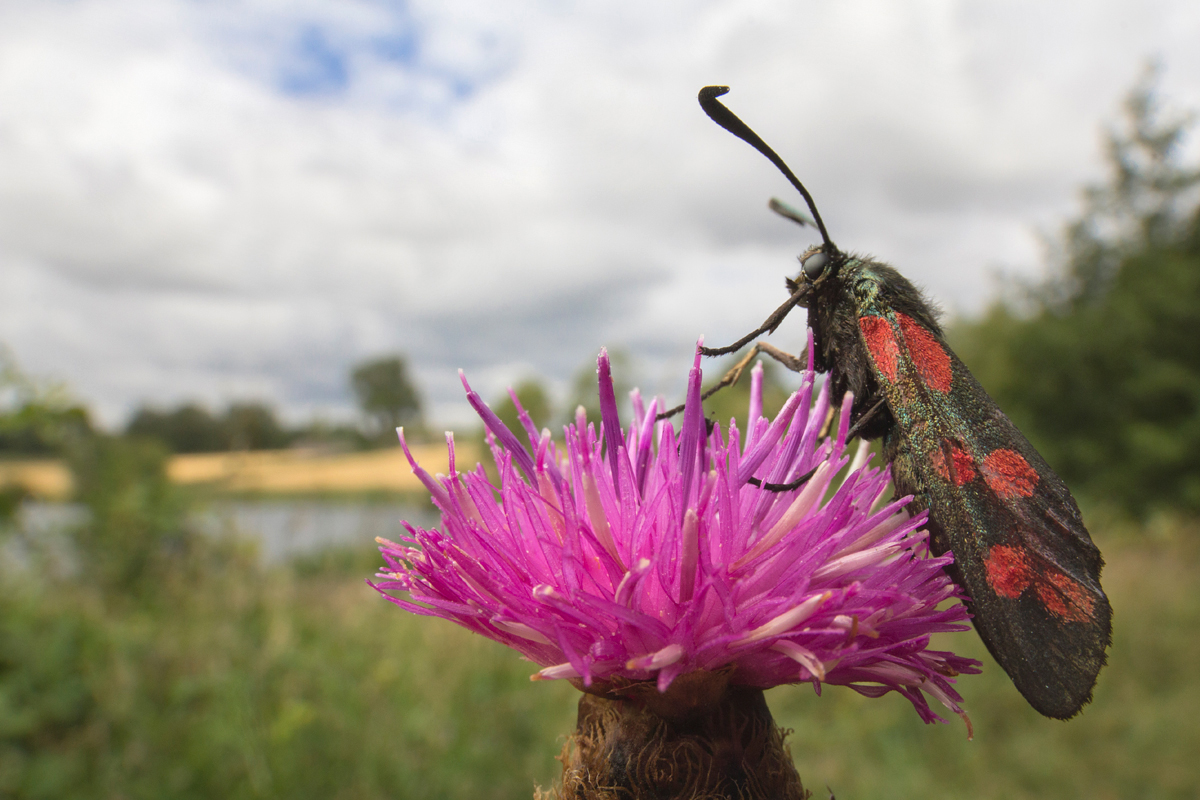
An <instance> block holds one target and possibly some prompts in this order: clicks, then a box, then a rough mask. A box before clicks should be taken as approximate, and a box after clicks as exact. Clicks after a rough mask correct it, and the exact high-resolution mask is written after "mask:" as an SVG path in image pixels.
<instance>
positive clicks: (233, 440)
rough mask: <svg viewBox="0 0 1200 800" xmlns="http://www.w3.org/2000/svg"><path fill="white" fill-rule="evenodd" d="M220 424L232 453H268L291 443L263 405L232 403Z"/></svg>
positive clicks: (273, 414)
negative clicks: (255, 451) (247, 451)
mask: <svg viewBox="0 0 1200 800" xmlns="http://www.w3.org/2000/svg"><path fill="white" fill-rule="evenodd" d="M223 421H224V428H225V435H226V436H227V437H228V438H229V449H231V450H271V449H274V448H279V447H286V446H287V445H288V442H289V441H290V440H291V436H289V435H288V432H287V431H285V430H284V429H283V426H281V425H280V424H279V420H278V419H276V417H275V412H274V410H272V408H271V407H270V406H268V405H266V404H264V403H233V404H231V405H230V406H229V408H228V409H226V411H225V419H224V420H223Z"/></svg>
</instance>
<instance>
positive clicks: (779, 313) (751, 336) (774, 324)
mask: <svg viewBox="0 0 1200 800" xmlns="http://www.w3.org/2000/svg"><path fill="white" fill-rule="evenodd" d="M808 292H809V287H808V285H807V284H805V285H804V286H801V287H800V288H798V289H797V290H796V291H794V292H792V296H791V297H789V298H788V299H787V301H786V302H784V304H783V305H781V306H780V307H779V308H777V309H775V310H774V311H772V312H771V316H769V317H767V319H766V321H765V322H763V324H762V325H759V326H758V329H757V330H754V331H751V332H750V333H747V334H746V335H745V336H743V337H742V338H740V339H738V340H737V341H736V342H734V343H733V344H731V345H729V346H728V347H701V348H700V352H701V354H703V355H706V356H723V355H725V354H726V353H736V352H737V351H738V350H741V349H742V348H743V347H745V346H746V345H748V344H750V343H751V342H753V341H754V340H755V339H757V338H758V337H759V336H762V335H763V334H764V333H774V332H775V329H776V328H778V327H779V323H781V322H783V318H784V317H786V316H787V315H788V313H789V312H790V311H791V310H792V309H793V308H795V307H796V303H798V302H800V301H801V300H803V299H804V296H805V295H806V294H808Z"/></svg>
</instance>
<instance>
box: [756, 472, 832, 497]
mask: <svg viewBox="0 0 1200 800" xmlns="http://www.w3.org/2000/svg"><path fill="white" fill-rule="evenodd" d="M817 469H818V468H817V467H814V468H813V469H810V470H809V471H808V472H806V473H804V474H803V475H801V476H800V477H799V478H796V480H794V481H792V482H791V483H763V482H762V481H760V480H759V479H758V478H751V479H749V480H748V481H746V483H749V484H752V485H754V486H761V487H762V488H764V489H766V490H767V491H768V492H790V491H791V490H793V489H799V488H800V487H801V486H803V485H804V484H806V483H808V479H809V478H811V477H812V476H813V475H816V474H817Z"/></svg>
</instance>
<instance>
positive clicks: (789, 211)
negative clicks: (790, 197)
mask: <svg viewBox="0 0 1200 800" xmlns="http://www.w3.org/2000/svg"><path fill="white" fill-rule="evenodd" d="M767 208H769V209H771V210H772V211H774V212H775V213H776V214H778V215H779V216H781V217H784V218H786V219H790V220H791V221H792V222H794V223H796V224H797V225H799V226H800V227H801V228H803V227H804V226H805V225H808V226H810V227H813V228H815V227H817V223H815V222H813V220H812V217H810V216H809V215H808V214H805V213H804V212H803V211H801V210H800V209H798V208H792V207H791V206H789V205H788V204H787V203H785V202H783V201H782V200H780V199H779V198H778V197H772V198H771V202H769V203H767Z"/></svg>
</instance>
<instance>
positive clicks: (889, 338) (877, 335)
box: [858, 317, 900, 382]
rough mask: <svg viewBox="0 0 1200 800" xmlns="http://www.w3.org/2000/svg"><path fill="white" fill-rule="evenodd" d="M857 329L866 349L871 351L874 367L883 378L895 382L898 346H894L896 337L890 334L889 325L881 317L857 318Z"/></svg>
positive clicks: (890, 327) (898, 356) (890, 326)
mask: <svg viewBox="0 0 1200 800" xmlns="http://www.w3.org/2000/svg"><path fill="white" fill-rule="evenodd" d="M858 327H859V329H860V330H861V331H862V334H863V339H864V340H865V341H866V343H867V349H868V350H870V351H871V358H872V359H874V361H875V366H876V367H878V369H879V371H880V372H882V373H883V376H884V377H885V378H887V379H888V380H889V381H892V382H895V380H896V362H897V361H898V360H899V358H900V345H898V344H896V335H895V334H894V333H892V325H891V323H890V322H888V321H887V320H886V319H884V318H883V317H859V318H858Z"/></svg>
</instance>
